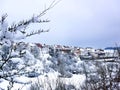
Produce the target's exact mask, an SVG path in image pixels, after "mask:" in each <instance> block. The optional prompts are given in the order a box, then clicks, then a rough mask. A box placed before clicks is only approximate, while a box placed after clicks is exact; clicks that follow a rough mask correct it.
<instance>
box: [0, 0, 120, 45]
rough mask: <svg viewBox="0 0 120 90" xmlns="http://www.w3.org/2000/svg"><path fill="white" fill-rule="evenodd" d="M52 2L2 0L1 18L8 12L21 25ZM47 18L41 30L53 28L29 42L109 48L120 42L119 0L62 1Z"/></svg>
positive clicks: (45, 0)
mask: <svg viewBox="0 0 120 90" xmlns="http://www.w3.org/2000/svg"><path fill="white" fill-rule="evenodd" d="M52 1H53V0H0V15H2V14H4V13H7V14H8V21H9V22H10V23H12V22H18V21H20V20H22V19H27V18H29V17H31V16H32V15H33V14H38V13H39V12H40V11H42V10H43V9H44V7H45V6H46V7H47V6H48V5H49V4H50V3H51V2H52ZM44 18H45V19H46V18H48V19H50V20H51V22H50V23H47V24H44V25H40V26H39V27H41V26H42V27H43V28H45V29H48V28H50V29H51V30H50V32H49V33H44V34H41V35H40V36H38V35H37V36H34V37H32V38H29V39H27V40H28V41H34V42H41V43H46V44H62V45H71V46H81V47H87V46H92V47H106V46H112V45H114V44H115V43H116V42H117V43H119V40H120V0H62V1H61V2H60V3H59V4H57V5H56V6H55V7H54V8H52V9H51V10H50V11H49V12H48V13H47V15H45V16H44ZM36 27H37V28H39V27H38V26H36V25H34V26H33V27H32V29H35V28H36ZM37 28H36V29H37ZM31 39H32V40H31Z"/></svg>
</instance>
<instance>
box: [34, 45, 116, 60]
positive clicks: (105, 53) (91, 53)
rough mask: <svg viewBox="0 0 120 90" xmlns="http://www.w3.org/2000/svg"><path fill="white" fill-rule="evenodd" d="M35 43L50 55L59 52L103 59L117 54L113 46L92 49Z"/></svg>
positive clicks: (84, 57) (82, 57)
mask: <svg viewBox="0 0 120 90" xmlns="http://www.w3.org/2000/svg"><path fill="white" fill-rule="evenodd" d="M36 45H37V46H38V47H39V48H41V49H43V51H44V50H45V51H48V52H49V54H50V55H53V54H56V53H57V52H61V53H64V54H72V55H75V56H79V57H80V58H81V59H103V58H114V57H117V56H118V50H117V49H113V48H105V49H94V48H92V47H86V48H82V47H73V46H64V45H46V44H43V45H42V44H40V43H36ZM46 49H47V50H46Z"/></svg>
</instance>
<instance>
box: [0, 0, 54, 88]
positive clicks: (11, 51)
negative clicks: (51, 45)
mask: <svg viewBox="0 0 120 90" xmlns="http://www.w3.org/2000/svg"><path fill="white" fill-rule="evenodd" d="M55 5H56V1H53V2H52V3H51V5H50V6H49V7H48V8H46V9H44V10H43V11H42V12H41V13H40V14H39V15H36V16H35V15H34V16H33V17H31V18H30V19H28V20H22V21H20V22H18V23H16V24H12V25H8V23H7V14H4V15H2V16H1V18H0V79H4V80H7V81H9V82H10V83H11V84H13V83H14V82H16V81H14V78H15V77H17V76H21V75H25V74H28V73H30V72H32V71H35V69H34V68H32V65H34V64H35V57H36V56H38V55H37V54H35V55H32V54H31V52H30V51H29V50H28V49H27V48H26V46H25V44H24V42H21V40H22V39H25V38H27V37H30V36H32V35H36V34H40V33H43V32H48V30H44V29H39V30H36V31H35V30H34V31H32V32H30V33H28V32H27V30H26V28H27V27H28V26H29V25H30V24H36V23H39V24H41V23H47V22H49V20H47V19H45V20H42V19H41V17H42V16H44V15H45V14H46V13H47V11H48V10H50V9H51V8H53V7H54V6H55ZM16 40H17V42H16ZM32 53H34V52H32ZM11 86H12V85H11ZM10 88H11V87H8V89H10Z"/></svg>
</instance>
